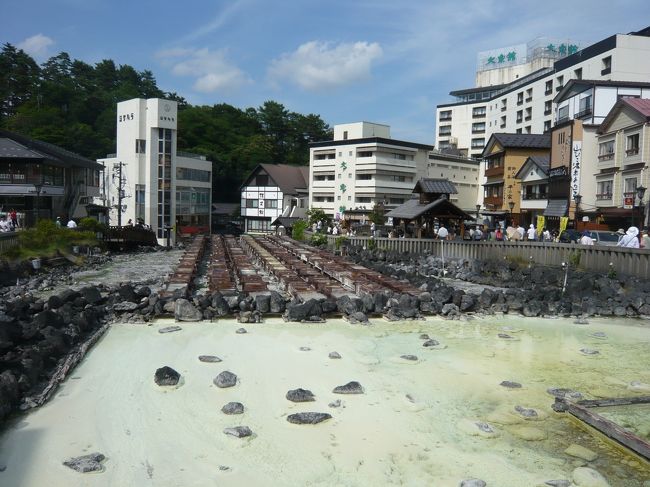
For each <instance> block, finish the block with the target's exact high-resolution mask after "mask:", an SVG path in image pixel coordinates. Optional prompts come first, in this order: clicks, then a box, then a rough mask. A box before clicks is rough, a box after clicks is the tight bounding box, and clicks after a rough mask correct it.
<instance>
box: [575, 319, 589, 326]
mask: <svg viewBox="0 0 650 487" xmlns="http://www.w3.org/2000/svg"><path fill="white" fill-rule="evenodd" d="M573 324H574V325H588V324H589V320H587V318H576V319H575V320H573Z"/></svg>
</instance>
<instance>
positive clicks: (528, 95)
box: [526, 88, 533, 102]
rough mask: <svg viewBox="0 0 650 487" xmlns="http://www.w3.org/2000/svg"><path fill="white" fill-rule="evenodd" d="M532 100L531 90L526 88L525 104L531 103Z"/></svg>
mask: <svg viewBox="0 0 650 487" xmlns="http://www.w3.org/2000/svg"><path fill="white" fill-rule="evenodd" d="M532 99H533V89H532V88H528V89H527V90H526V102H529V101H532Z"/></svg>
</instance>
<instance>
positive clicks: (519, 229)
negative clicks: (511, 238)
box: [517, 225, 526, 240]
mask: <svg viewBox="0 0 650 487" xmlns="http://www.w3.org/2000/svg"><path fill="white" fill-rule="evenodd" d="M517 233H518V234H519V238H518V239H517V240H523V239H524V236H525V235H526V231H525V230H524V227H522V226H521V225H517Z"/></svg>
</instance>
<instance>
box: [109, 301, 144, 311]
mask: <svg viewBox="0 0 650 487" xmlns="http://www.w3.org/2000/svg"><path fill="white" fill-rule="evenodd" d="M136 309H138V303H133V302H131V301H122V302H120V303H115V304H114V305H113V311H117V312H119V313H126V312H130V311H135V310H136Z"/></svg>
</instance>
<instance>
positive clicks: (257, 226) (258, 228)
mask: <svg viewBox="0 0 650 487" xmlns="http://www.w3.org/2000/svg"><path fill="white" fill-rule="evenodd" d="M270 223H271V222H270V221H269V220H268V219H264V220H251V219H246V228H247V231H249V232H251V231H252V232H266V231H268V230H269V229H270V228H269V224H270Z"/></svg>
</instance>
